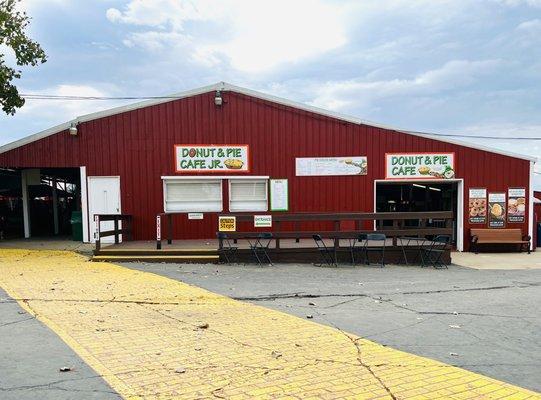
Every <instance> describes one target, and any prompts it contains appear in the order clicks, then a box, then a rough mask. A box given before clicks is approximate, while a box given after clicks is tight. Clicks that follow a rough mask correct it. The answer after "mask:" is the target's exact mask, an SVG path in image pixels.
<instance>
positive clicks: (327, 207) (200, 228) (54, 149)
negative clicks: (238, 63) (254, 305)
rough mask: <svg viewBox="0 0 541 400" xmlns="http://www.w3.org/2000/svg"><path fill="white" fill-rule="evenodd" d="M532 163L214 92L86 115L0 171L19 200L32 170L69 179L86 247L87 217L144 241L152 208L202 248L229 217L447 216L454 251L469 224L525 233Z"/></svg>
mask: <svg viewBox="0 0 541 400" xmlns="http://www.w3.org/2000/svg"><path fill="white" fill-rule="evenodd" d="M70 128H71V129H70ZM175 145H177V146H178V147H175ZM220 145H223V146H220ZM534 161H535V160H534V159H533V158H529V157H527V156H523V155H516V154H510V153H505V152H502V151H500V150H494V149H489V148H485V147H483V146H479V145H472V144H464V143H459V142H457V141H455V140H453V139H451V138H448V137H446V136H436V135H429V134H423V133H416V132H408V131H402V130H397V129H395V128H391V127H385V126H382V125H377V124H373V123H369V122H366V121H363V120H359V119H356V118H352V117H347V116H343V115H339V114H336V113H334V112H329V111H325V110H321V109H318V108H314V107H311V106H307V105H303V104H298V103H294V102H291V101H288V100H284V99H280V98H275V97H273V96H269V95H265V94H261V93H258V92H254V91H251V90H248V89H244V88H240V87H236V86H233V85H229V84H226V83H219V84H216V85H212V86H208V87H204V88H200V89H197V90H193V91H190V92H186V93H182V94H179V95H175V96H172V97H171V98H164V99H159V100H151V101H146V102H142V103H137V104H134V105H130V106H123V107H118V108H114V109H111V110H107V111H103V112H98V113H95V114H90V115H85V116H82V117H79V118H77V119H75V120H73V121H69V122H68V123H66V124H63V125H60V126H56V127H53V128H51V129H48V130H46V131H43V132H40V133H37V134H35V135H32V136H29V137H27V138H24V139H21V140H19V141H16V142H13V143H11V144H8V145H5V146H3V147H0V167H1V168H6V169H10V170H11V171H15V172H17V173H20V174H21V176H22V197H23V198H24V197H25V187H26V186H27V185H30V184H32V180H33V179H34V178H32V176H33V175H35V174H36V173H37V174H38V175H39V172H36V171H37V170H38V169H39V171H41V174H42V176H43V174H44V172H43V171H47V174H48V176H54V175H55V171H56V170H58V171H60V172H65V171H77V175H78V182H77V184H78V187H79V188H80V189H79V190H80V198H81V207H82V213H83V236H84V239H85V240H89V239H90V238H91V237H92V234H91V232H92V229H93V228H92V218H91V217H89V216H91V215H92V214H93V213H103V212H122V213H124V214H131V215H133V218H134V238H135V239H141V240H142V239H154V238H155V229H156V227H155V218H156V215H157V214H158V213H161V212H164V209H165V211H176V212H185V213H186V215H184V216H178V217H176V218H177V220H176V222H175V233H174V237H175V238H213V237H215V235H216V231H217V215H218V214H219V213H227V212H229V211H249V212H257V213H272V212H303V211H312V212H316V211H318V212H319V211H321V212H323V211H329V212H346V211H357V212H362V211H366V212H372V211H390V210H406V211H407V210H415V211H422V210H423V209H426V210H434V211H439V209H442V210H443V209H451V210H453V211H455V214H456V216H457V217H456V224H455V231H456V237H455V241H456V246H457V248H458V249H459V250H460V249H464V250H467V248H468V242H469V228H471V227H493V228H494V229H497V228H501V227H516V228H520V229H522V231H523V233H524V234H530V235H532V231H533V205H532V201H531V199H532V195H533V190H532V175H533V164H534ZM228 163H229V164H228ZM235 163H237V164H235ZM60 172H59V176H60V175H62V174H61V173H60ZM38 179H39V178H38ZM273 179H287V182H286V181H277V182H275V183H276V184H278V185H283V186H282V189H276V188H278V186H276V188H275V189H276V190H283V189H284V188H285V189H287V190H286V192H287V193H286V194H287V195H288V196H287V202H286V203H285V204H286V206H284V204H281V205H279V204H278V203H279V202H280V200H285V199H286V197H281V198H275V199H274V201H275V202H276V205H275V206H273V205H272V204H271V202H272V201H271V199H270V195H271V193H270V191H271V190H270V189H269V181H270V180H273ZM0 186H1V184H0ZM283 194H284V192H283V191H282V192H280V191H278V192H276V193H275V196H281V195H283ZM103 196H105V197H103ZM26 197H28V194H26ZM116 198H118V201H116ZM23 200H24V199H23ZM27 200H28V199H27ZM489 203H491V204H489ZM497 204H499V206H498V205H497ZM490 205H492V207H493V209H494V210H496V211H497V212H496V211H495V213H496V214H497V215H492V214H491V213H490V212H489V206H490ZM271 206H272V207H271ZM28 207H29V206H28V205H26V206H25V208H26V210H23V213H24V216H25V218H24V221H25V234H26V236H30V235H31V234H32V221H30V220H29V215H30V214H31V213H30V211H29V210H28ZM438 208H439V209H438ZM273 209H280V210H284V209H287V210H286V211H274V210H273ZM188 212H191V213H203V215H202V218H203V219H188V216H187V213H188ZM191 218H201V215H200V214H192V215H191Z"/></svg>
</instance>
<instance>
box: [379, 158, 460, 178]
mask: <svg viewBox="0 0 541 400" xmlns="http://www.w3.org/2000/svg"><path fill="white" fill-rule="evenodd" d="M385 178H386V179H453V178H455V154H454V153H387V154H385Z"/></svg>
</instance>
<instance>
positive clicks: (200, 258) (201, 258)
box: [92, 254, 220, 264]
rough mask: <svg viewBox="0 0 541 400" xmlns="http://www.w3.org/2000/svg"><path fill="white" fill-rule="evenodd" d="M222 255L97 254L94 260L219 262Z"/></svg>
mask: <svg viewBox="0 0 541 400" xmlns="http://www.w3.org/2000/svg"><path fill="white" fill-rule="evenodd" d="M219 259H220V256H218V255H217V254H212V255H197V254H190V255H95V256H93V257H92V261H94V262H99V261H112V262H135V261H144V262H169V263H201V264H211V263H217V262H218V261H219Z"/></svg>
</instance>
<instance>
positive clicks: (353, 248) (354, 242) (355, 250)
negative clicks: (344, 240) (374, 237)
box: [349, 233, 366, 265]
mask: <svg viewBox="0 0 541 400" xmlns="http://www.w3.org/2000/svg"><path fill="white" fill-rule="evenodd" d="M365 240H366V233H361V234H360V235H359V236H357V237H356V238H354V239H349V251H350V253H351V263H352V264H353V265H355V264H356V263H357V262H356V260H358V259H360V260H363V261H364V260H366V252H365V249H364V244H362V242H363V241H365ZM356 255H358V257H356Z"/></svg>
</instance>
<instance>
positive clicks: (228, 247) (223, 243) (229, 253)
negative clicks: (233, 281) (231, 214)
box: [218, 232, 239, 264]
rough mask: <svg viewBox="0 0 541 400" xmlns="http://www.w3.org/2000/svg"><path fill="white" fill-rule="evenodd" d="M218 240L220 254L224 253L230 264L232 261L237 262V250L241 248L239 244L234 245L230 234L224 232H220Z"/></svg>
mask: <svg viewBox="0 0 541 400" xmlns="http://www.w3.org/2000/svg"><path fill="white" fill-rule="evenodd" d="M218 240H219V241H220V247H219V249H218V254H220V255H223V257H224V258H225V260H226V262H227V263H228V264H231V262H236V260H237V251H238V249H239V248H238V246H233V245H232V244H231V239H229V236H227V234H225V233H223V232H218Z"/></svg>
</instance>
